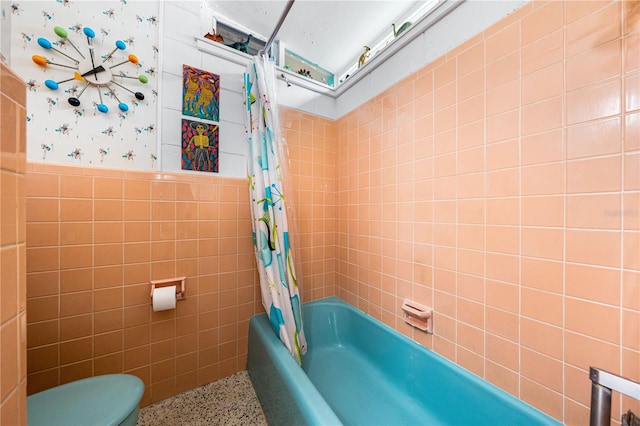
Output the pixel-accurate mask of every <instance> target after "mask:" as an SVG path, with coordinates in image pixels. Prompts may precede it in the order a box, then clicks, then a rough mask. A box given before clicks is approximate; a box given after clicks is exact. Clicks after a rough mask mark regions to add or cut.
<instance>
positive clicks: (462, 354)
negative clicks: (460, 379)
mask: <svg viewBox="0 0 640 426" xmlns="http://www.w3.org/2000/svg"><path fill="white" fill-rule="evenodd" d="M457 363H458V365H460V366H461V367H462V368H465V369H467V370H469V371H471V372H472V373H473V374H475V375H476V376H479V377H483V376H484V358H483V357H482V356H480V355H478V354H476V353H474V352H472V351H469V350H467V349H465V348H464V347H461V346H458V348H457Z"/></svg>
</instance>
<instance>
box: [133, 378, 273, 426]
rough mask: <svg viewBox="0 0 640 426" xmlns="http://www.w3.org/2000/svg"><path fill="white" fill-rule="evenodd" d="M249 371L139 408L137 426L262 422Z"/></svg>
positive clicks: (251, 424) (241, 425)
mask: <svg viewBox="0 0 640 426" xmlns="http://www.w3.org/2000/svg"><path fill="white" fill-rule="evenodd" d="M266 424H267V421H266V420H265V418H264V414H263V413H262V408H260V403H259V402H258V397H257V396H256V393H255V391H254V390H253V386H251V381H250V380H249V375H248V374H247V372H246V371H240V372H239V373H236V374H233V375H231V376H229V377H225V378H224V379H220V380H218V381H216V382H213V383H209V384H208V385H204V386H201V387H199V388H196V389H193V390H190V391H187V392H183V393H181V394H179V395H176V396H174V397H172V398H169V399H165V400H164V401H160V402H156V403H155V404H151V405H147V406H146V407H143V408H141V409H140V415H139V416H138V425H137V426H201V425H202V426H204V425H207V426H209V425H225V426H227V425H229V426H254V425H260V426H266Z"/></svg>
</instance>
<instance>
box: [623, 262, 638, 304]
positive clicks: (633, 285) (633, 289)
mask: <svg viewBox="0 0 640 426" xmlns="http://www.w3.org/2000/svg"><path fill="white" fill-rule="evenodd" d="M637 296H640V272H635V271H624V272H623V274H622V306H623V307H624V308H627V309H634V310H636V311H640V297H637Z"/></svg>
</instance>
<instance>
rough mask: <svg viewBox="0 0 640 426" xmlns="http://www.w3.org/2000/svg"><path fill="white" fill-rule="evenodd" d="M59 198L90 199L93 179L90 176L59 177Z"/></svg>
mask: <svg viewBox="0 0 640 426" xmlns="http://www.w3.org/2000/svg"><path fill="white" fill-rule="evenodd" d="M60 196H61V197H63V198H90V197H92V196H93V178H92V177H90V176H67V175H61V176H60Z"/></svg>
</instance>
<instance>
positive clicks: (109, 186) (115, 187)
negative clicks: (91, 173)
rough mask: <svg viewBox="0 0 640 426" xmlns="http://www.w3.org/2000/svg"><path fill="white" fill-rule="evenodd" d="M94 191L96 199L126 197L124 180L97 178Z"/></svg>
mask: <svg viewBox="0 0 640 426" xmlns="http://www.w3.org/2000/svg"><path fill="white" fill-rule="evenodd" d="M93 191H94V194H95V197H96V198H119V199H120V198H122V197H123V195H124V180H123V179H120V178H113V177H96V178H94V181H93Z"/></svg>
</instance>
